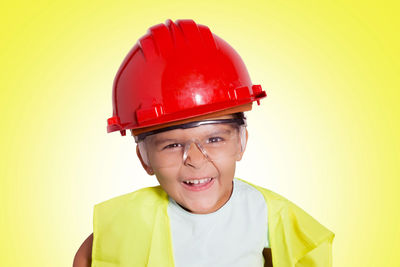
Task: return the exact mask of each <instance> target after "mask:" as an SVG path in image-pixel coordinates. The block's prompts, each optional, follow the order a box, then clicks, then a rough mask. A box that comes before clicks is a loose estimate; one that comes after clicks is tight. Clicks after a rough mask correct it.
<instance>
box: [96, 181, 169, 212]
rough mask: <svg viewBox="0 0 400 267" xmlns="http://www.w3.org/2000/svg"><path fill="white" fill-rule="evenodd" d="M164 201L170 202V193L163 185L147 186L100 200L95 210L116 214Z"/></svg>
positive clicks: (148, 206)
mask: <svg viewBox="0 0 400 267" xmlns="http://www.w3.org/2000/svg"><path fill="white" fill-rule="evenodd" d="M163 202H164V203H165V202H168V195H167V193H165V191H164V190H163V189H162V188H161V186H154V187H146V188H142V189H139V190H137V191H133V192H130V193H127V194H123V195H120V196H116V197H113V198H111V199H108V200H105V201H103V202H100V203H98V204H96V205H94V212H95V213H107V214H116V213H117V212H121V210H126V209H130V210H131V211H132V210H133V211H134V210H135V209H145V208H150V207H151V206H157V205H160V204H161V203H163Z"/></svg>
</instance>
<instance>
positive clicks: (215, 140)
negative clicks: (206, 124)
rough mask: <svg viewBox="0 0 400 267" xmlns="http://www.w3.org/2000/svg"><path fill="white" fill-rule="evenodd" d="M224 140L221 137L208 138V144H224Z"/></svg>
mask: <svg viewBox="0 0 400 267" xmlns="http://www.w3.org/2000/svg"><path fill="white" fill-rule="evenodd" d="M223 140H224V139H222V138H221V137H219V136H215V137H210V138H208V141H207V143H218V142H222V141H223Z"/></svg>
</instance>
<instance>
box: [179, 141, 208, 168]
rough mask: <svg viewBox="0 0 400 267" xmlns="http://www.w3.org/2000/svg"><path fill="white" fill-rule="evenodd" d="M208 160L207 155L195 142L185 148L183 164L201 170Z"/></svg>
mask: <svg viewBox="0 0 400 267" xmlns="http://www.w3.org/2000/svg"><path fill="white" fill-rule="evenodd" d="M207 159H208V156H207V154H205V151H204V150H203V149H202V148H201V147H200V145H198V144H196V143H195V142H191V143H189V144H187V147H185V152H184V154H183V163H184V164H185V165H189V166H191V167H194V168H199V167H201V166H202V165H203V164H204V162H205V161H207Z"/></svg>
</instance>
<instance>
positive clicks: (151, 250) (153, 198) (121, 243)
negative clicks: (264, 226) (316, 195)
mask: <svg viewBox="0 0 400 267" xmlns="http://www.w3.org/2000/svg"><path fill="white" fill-rule="evenodd" d="M242 181H243V180H242ZM244 182H246V181H244ZM246 183H248V184H250V185H251V186H254V187H255V188H256V189H258V190H259V191H260V192H261V193H262V194H263V196H264V198H265V200H266V203H267V207H268V227H269V240H270V246H271V252H272V262H273V266H274V267H303V266H304V267H305V266H307V267H314V266H315V267H317V266H318V267H330V266H332V242H333V238H334V236H335V234H334V233H333V232H331V231H330V230H328V229H327V228H325V227H324V226H323V225H321V224H320V223H319V222H318V221H316V220H315V219H314V218H313V217H311V216H310V215H309V214H307V213H306V212H305V211H303V210H302V209H301V208H299V207H298V206H296V205H295V204H294V203H292V202H290V201H289V200H287V199H286V198H284V197H282V196H281V195H279V194H277V193H275V192H273V191H271V190H268V189H265V188H262V187H259V186H256V185H253V184H251V183H249V182H246ZM167 206H168V195H167V194H166V193H165V191H164V190H163V189H162V188H161V187H160V186H156V187H148V188H143V189H140V190H138V191H135V192H131V193H128V194H125V195H121V196H118V197H115V198H112V199H109V200H107V201H104V202H102V203H99V204H97V205H95V206H94V214H93V247H92V267H115V266H119V267H138V266H148V267H170V266H171V267H173V266H174V258H173V251H172V241H171V231H170V227H169V217H168V214H167ZM260 253H261V251H260Z"/></svg>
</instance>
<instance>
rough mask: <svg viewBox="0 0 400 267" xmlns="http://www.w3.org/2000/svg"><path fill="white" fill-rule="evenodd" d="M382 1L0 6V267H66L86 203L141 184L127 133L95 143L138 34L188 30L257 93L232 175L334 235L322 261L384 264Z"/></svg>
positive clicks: (392, 154)
mask: <svg viewBox="0 0 400 267" xmlns="http://www.w3.org/2000/svg"><path fill="white" fill-rule="evenodd" d="M399 11H400V9H399V4H398V2H397V1H392V2H390V1H344V0H338V1H308V0H305V1H252V0H248V1H207V0H205V1H173V0H172V1H147V2H146V1H45V0H43V1H2V2H1V4H0V36H1V41H0V56H1V58H0V60H1V64H0V68H1V69H0V81H1V83H0V84H1V105H0V109H1V117H2V118H1V141H0V144H1V147H0V149H1V159H0V178H1V181H0V200H1V217H0V237H1V243H0V265H1V266H30V267H36V266H41V267H42V266H72V260H73V257H74V255H75V252H76V250H77V249H78V248H79V246H80V244H81V243H82V242H83V240H84V239H85V238H86V237H87V236H88V235H89V234H90V233H91V232H92V215H93V214H92V212H93V206H94V205H95V204H97V203H99V202H101V201H105V200H107V199H109V198H111V197H114V196H117V195H121V194H124V193H127V192H131V191H134V190H136V189H139V188H141V187H144V186H150V185H156V184H157V183H156V180H155V178H154V177H150V176H147V175H146V174H145V172H144V171H143V170H142V169H141V166H140V164H139V162H138V160H137V159H136V155H135V144H134V140H133V138H132V137H131V136H126V137H121V136H120V134H119V133H112V134H107V133H106V120H107V118H109V117H111V116H112V103H111V87H112V82H113V79H114V75H115V74H116V72H117V69H118V67H119V65H120V64H121V62H122V60H123V58H124V57H125V55H126V54H127V53H128V51H129V50H130V48H131V47H132V46H133V45H134V44H135V43H136V41H137V39H138V38H140V37H141V36H143V35H144V34H145V33H146V31H147V29H148V28H149V27H150V26H152V25H155V24H158V23H164V22H165V21H166V20H167V19H168V18H170V19H172V20H174V21H175V20H177V19H187V18H191V19H194V20H195V21H196V22H197V23H200V24H203V25H207V26H209V27H210V29H211V30H212V31H213V32H214V33H215V34H217V35H218V36H220V37H221V38H223V39H224V40H226V41H227V42H228V43H230V44H231V45H232V47H234V48H235V49H236V51H237V52H238V53H239V54H240V55H241V56H242V58H243V60H244V61H245V63H246V65H247V67H248V70H249V73H250V76H251V78H252V81H253V83H254V84H261V85H262V86H263V88H264V89H265V90H266V92H267V94H268V97H267V98H266V99H264V100H263V101H262V103H261V105H260V106H257V105H254V108H253V111H252V112H250V113H249V114H248V124H249V126H248V128H249V143H248V147H247V151H246V154H245V157H244V159H243V160H242V162H240V163H239V165H238V169H237V176H238V177H241V178H244V179H246V180H249V181H250V182H253V183H256V184H258V185H261V186H264V187H267V188H269V189H271V190H273V191H275V192H277V193H279V194H281V195H283V196H285V197H286V198H288V199H290V200H291V201H293V202H295V203H296V204H297V205H299V206H300V207H302V208H303V209H304V210H305V211H307V212H308V213H309V214H311V215H312V216H313V217H314V218H316V219H317V220H318V221H320V222H321V223H322V224H323V225H325V226H326V227H327V228H329V229H330V230H332V231H333V232H334V233H335V234H336V237H335V240H334V245H333V262H334V266H337V267H339V266H341V267H342V266H352V267H354V266H363V267H375V266H399V263H398V262H399V260H398V254H399V250H400V245H399V242H400V215H399V207H398V205H399V203H400V197H399V192H398V191H399V189H400V187H399V186H400V182H399V178H400V169H399V165H400V138H399V136H400V131H399V129H400V126H399V121H400V118H399V115H400V109H399V100H400V93H399V90H400V81H399V69H400V68H399V60H400V54H399V47H400V38H399V28H400V20H399Z"/></svg>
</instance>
